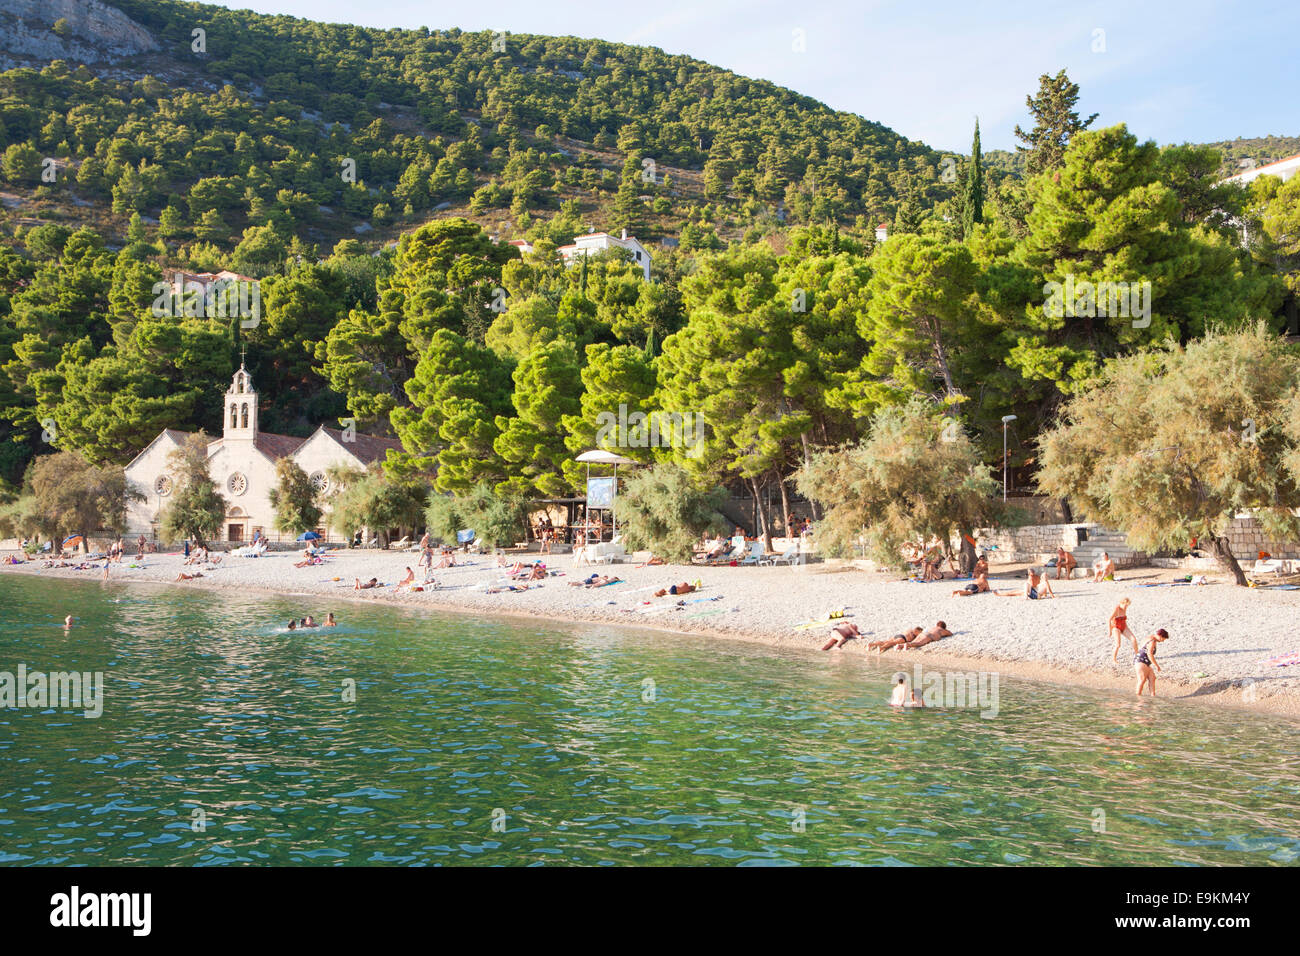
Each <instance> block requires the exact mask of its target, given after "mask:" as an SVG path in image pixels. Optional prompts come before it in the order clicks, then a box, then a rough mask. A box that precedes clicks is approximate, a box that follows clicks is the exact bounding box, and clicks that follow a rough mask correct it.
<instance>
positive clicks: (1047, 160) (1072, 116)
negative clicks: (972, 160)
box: [1016, 70, 1097, 176]
mask: <svg viewBox="0 0 1300 956" xmlns="http://www.w3.org/2000/svg"><path fill="white" fill-rule="evenodd" d="M1078 101H1079V84H1077V83H1071V82H1070V78H1069V77H1068V76H1066V75H1065V71H1064V70H1061V71H1060V72H1059V73H1057V74H1056V76H1048V75H1047V74H1046V73H1044V74H1043V75H1042V76H1040V77H1039V78H1038V95H1037V96H1026V97H1025V105H1026V106H1028V107H1029V112H1030V114H1032V115H1033V117H1034V128H1033V129H1032V130H1031V131H1030V132H1028V133H1026V132H1025V131H1024V130H1023V129H1021V128H1020V127H1019V126H1017V127H1016V137H1017V138H1019V139H1020V140H1022V141H1023V142H1024V143H1026V144H1027V145H1025V146H1017V147H1016V151H1017V152H1020V153H1028V154H1029V155H1028V157H1027V161H1026V167H1025V169H1026V172H1027V173H1028V174H1029V175H1030V176H1033V175H1035V174H1037V173H1041V172H1042V171H1043V170H1045V169H1056V168H1057V167H1059V166H1060V165H1061V164H1062V163H1063V162H1064V161H1065V149H1066V147H1067V146H1069V145H1070V140H1071V138H1072V137H1073V136H1074V135H1075V134H1076V133H1080V132H1082V131H1083V130H1085V129H1087V128H1088V127H1089V126H1091V125H1092V121H1093V120H1095V119H1096V118H1097V114H1096V113H1093V114H1092V115H1091V116H1089V117H1088V118H1087V119H1086V120H1080V119H1079V114H1078V113H1077V112H1075V109H1074V106H1075V104H1076V103H1077V102H1078Z"/></svg>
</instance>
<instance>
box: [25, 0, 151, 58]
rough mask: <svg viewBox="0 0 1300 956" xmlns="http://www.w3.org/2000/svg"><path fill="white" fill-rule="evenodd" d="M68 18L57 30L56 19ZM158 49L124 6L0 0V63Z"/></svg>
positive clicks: (84, 0) (88, 0)
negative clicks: (60, 29)
mask: <svg viewBox="0 0 1300 956" xmlns="http://www.w3.org/2000/svg"><path fill="white" fill-rule="evenodd" d="M59 20H65V21H67V29H66V30H65V31H63V35H62V36H59V35H58V34H56V33H55V32H54V30H53V27H54V24H55V22H57V21H59ZM157 49H158V43H157V41H156V40H155V39H154V38H153V37H152V36H151V35H150V34H149V32H148V31H147V30H146V29H145V28H144V27H142V26H140V24H138V23H136V22H135V21H134V20H132V19H131V18H130V17H128V16H127V15H126V14H125V13H122V11H120V10H117V9H116V8H114V7H110V6H108V5H107V4H103V3H100V2H99V0H0V68H9V67H11V66H13V65H15V64H16V62H18V60H20V59H21V60H44V61H49V60H68V61H69V62H72V63H98V62H102V61H105V60H110V59H114V58H116V57H122V56H132V55H134V54H137V53H148V52H152V51H154V50H157Z"/></svg>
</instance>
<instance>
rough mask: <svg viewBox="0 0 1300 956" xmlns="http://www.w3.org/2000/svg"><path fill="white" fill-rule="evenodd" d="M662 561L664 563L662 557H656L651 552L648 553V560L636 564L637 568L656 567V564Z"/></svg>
mask: <svg viewBox="0 0 1300 956" xmlns="http://www.w3.org/2000/svg"><path fill="white" fill-rule="evenodd" d="M663 563H664V559H663V558H659V557H656V556H655V555H653V554H652V555H650V559H649V560H648V561H645V562H643V563H641V564H638V565H637V567H638V568H649V567H657V566H658V565H661V564H663Z"/></svg>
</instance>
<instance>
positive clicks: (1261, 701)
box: [3, 550, 1300, 719]
mask: <svg viewBox="0 0 1300 956" xmlns="http://www.w3.org/2000/svg"><path fill="white" fill-rule="evenodd" d="M522 557H523V559H524V560H527V561H533V560H541V561H543V562H545V563H546V565H547V569H548V572H550V573H549V575H548V577H547V578H546V579H545V580H544V581H532V582H528V589H527V590H519V591H509V590H496V589H498V588H501V587H502V586H503V584H504V583H505V570H504V569H502V568H500V567H498V566H497V562H496V558H495V557H493V556H490V555H486V556H469V557H458V561H460V562H462V563H459V564H458V565H457V566H456V567H451V568H443V569H436V570H435V571H434V578H435V580H436V582H437V587H432V586H429V587H426V588H424V589H423V590H415V589H413V588H411V587H401V588H399V587H396V586H395V584H396V582H398V581H400V580H401V579H402V578H403V576H404V575H405V573H406V568H407V567H408V566H409V567H415V562H416V560H417V555H416V554H414V553H410V552H397V551H377V550H356V551H349V550H336V551H333V552H330V553H329V556H328V557H326V558H325V559H324V563H323V564H319V565H312V566H309V567H304V568H297V567H294V563H295V562H296V561H299V560H301V556H300V555H299V554H298V553H297V552H271V553H269V554H266V555H263V556H261V557H258V558H240V557H234V556H231V555H228V554H227V555H223V556H222V560H221V561H220V562H219V563H217V564H209V565H206V566H203V567H201V568H200V569H199V570H201V572H202V575H203V576H202V577H201V578H197V579H194V580H189V581H177V580H176V577H177V574H178V573H179V572H180V571H182V570H184V571H186V572H187V573H192V572H193V571H194V570H196V568H195V567H193V566H190V567H186V566H185V565H184V558H183V557H182V556H181V555H180V554H162V553H160V554H151V555H148V556H147V557H146V558H145V559H144V560H143V562H140V563H139V564H137V563H136V562H135V561H134V560H133V559H132V558H130V557H127V558H125V559H124V560H123V561H122V562H121V563H120V564H113V565H112V566H111V568H110V571H109V579H110V581H111V582H112V583H117V584H121V583H154V584H169V585H170V586H173V587H178V588H203V589H237V590H240V591H248V590H259V591H266V592H273V593H277V594H288V595H298V596H301V598H302V612H301V613H302V615H304V616H305V615H307V614H312V615H314V616H315V617H316V618H317V619H318V620H319V619H323V618H324V615H325V613H326V612H328V611H333V612H334V613H335V614H336V615H338V616H339V617H340V618H342V617H344V616H346V614H347V603H348V602H351V601H369V602H387V603H390V604H401V605H407V606H412V607H415V608H427V609H430V610H438V611H451V612H458V613H467V614H474V615H479V616H523V617H532V618H536V619H543V620H546V621H548V622H551V623H556V622H600V623H605V624H609V625H614V626H623V627H636V628H642V629H644V628H658V629H663V630H669V631H673V632H678V633H689V634H697V635H700V636H701V638H705V639H710V638H711V639H721V638H726V639H732V640H745V641H751V642H756V643H760V644H766V645H771V646H777V647H781V648H782V649H787V650H794V651H797V652H803V653H808V654H814V655H816V654H824V655H826V656H827V657H830V658H836V659H845V660H848V659H857V660H863V659H875V660H877V661H878V662H879V666H880V667H882V668H893V669H905V670H907V671H909V672H910V671H911V670H912V669H913V667H914V665H915V663H916V662H917V661H918V660H919V661H923V662H925V664H926V666H930V667H948V668H962V669H976V670H996V671H998V672H1000V673H1006V674H1009V675H1014V676H1018V677H1023V678H1029V679H1035V680H1046V681H1056V682H1063V683H1069V684H1079V685H1087V686H1092V687H1099V688H1104V689H1107V690H1112V691H1114V692H1115V693H1118V694H1127V695H1131V694H1132V693H1133V690H1134V683H1135V682H1134V676H1133V666H1132V658H1133V655H1132V651H1131V649H1130V648H1128V647H1127V646H1126V647H1124V648H1121V651H1120V654H1119V662H1118V663H1114V662H1113V661H1112V659H1111V655H1112V650H1113V643H1112V641H1111V640H1110V639H1109V638H1108V637H1107V625H1106V622H1107V619H1108V618H1109V615H1110V612H1111V610H1112V609H1113V608H1114V606H1115V604H1116V603H1117V602H1118V601H1119V600H1121V599H1122V598H1124V597H1128V598H1130V599H1131V600H1132V605H1131V606H1130V608H1129V623H1130V627H1131V629H1132V631H1133V633H1134V634H1135V635H1136V636H1137V637H1138V638H1139V639H1140V640H1141V639H1144V638H1145V637H1146V636H1147V635H1148V634H1150V633H1151V632H1153V631H1154V630H1155V629H1156V628H1159V627H1163V628H1165V629H1166V630H1168V631H1169V633H1170V640H1169V641H1167V642H1165V643H1164V644H1162V645H1161V646H1160V650H1159V661H1160V664H1161V666H1162V668H1163V670H1162V671H1161V672H1160V674H1159V677H1158V685H1157V693H1158V694H1159V695H1160V697H1161V698H1163V699H1164V700H1166V701H1168V700H1175V701H1176V700H1180V699H1189V698H1191V699H1196V700H1198V701H1205V702H1210V703H1216V704H1222V705H1226V706H1229V707H1234V708H1242V709H1247V710H1249V709H1258V710H1266V711H1269V712H1272V713H1280V714H1285V715H1288V716H1292V717H1296V718H1297V719H1300V658H1297V661H1298V662H1297V663H1295V664H1292V665H1289V666H1278V665H1277V664H1276V663H1275V662H1274V661H1275V659H1278V658H1285V657H1286V656H1288V655H1295V654H1296V652H1300V634H1298V633H1297V632H1296V630H1295V628H1294V625H1295V622H1296V621H1297V619H1298V618H1300V591H1284V590H1272V589H1266V588H1250V589H1247V588H1240V587H1236V586H1234V585H1232V584H1231V583H1229V582H1228V581H1227V580H1226V579H1224V578H1221V577H1219V578H1216V577H1215V576H1213V575H1212V576H1210V583H1208V584H1206V585H1203V586H1201V585H1186V586H1179V585H1175V584H1174V583H1173V579H1174V577H1175V576H1176V572H1172V571H1162V570H1160V569H1156V568H1134V569H1128V570H1125V571H1122V572H1121V573H1120V576H1119V580H1117V581H1115V582H1108V583H1104V584H1093V583H1091V582H1089V581H1087V580H1083V579H1080V578H1075V579H1073V580H1065V581H1053V582H1052V583H1053V588H1054V590H1055V591H1056V594H1057V597H1056V598H1054V599H1045V600H1040V601H1027V600H1024V599H1022V598H1020V597H1002V596H997V595H994V594H979V595H975V596H973V597H954V596H952V591H953V590H955V589H956V588H958V587H959V586H960V585H961V584H963V583H964V582H954V581H952V580H946V581H937V582H931V583H919V582H915V581H909V580H905V579H903V578H902V576H901V574H899V573H898V572H882V571H874V570H865V569H862V568H860V567H856V566H852V565H841V564H837V563H835V562H828V563H820V562H819V563H810V564H805V565H796V566H795V567H784V566H781V567H729V566H720V567H701V566H694V565H692V566H684V565H667V566H662V565H661V566H646V567H638V566H636V564H635V558H633V559H632V560H630V561H628V562H626V563H616V564H611V565H601V566H599V567H597V568H592V567H589V566H585V567H574V564H573V557H572V556H571V555H568V554H558V555H540V556H539V555H536V554H531V555H524V556H522ZM511 560H514V557H513V556H512V558H511ZM100 564H101V565H102V562H100ZM417 571H419V569H417ZM593 572H595V573H599V574H608V575H610V576H615V577H618V578H621V579H622V580H621V582H620V583H617V584H612V585H609V586H605V587H599V588H586V587H573V586H571V584H572V583H573V582H580V581H582V580H583V579H584V578H586V577H587V576H589V575H590V574H592V573H593ZM3 573H5V574H14V575H37V576H40V577H44V578H50V577H55V578H65V577H66V578H72V579H81V580H86V581H91V582H100V581H102V571H101V570H100V567H99V566H97V567H96V568H95V569H93V570H83V571H77V570H73V569H72V568H48V569H46V568H42V567H41V565H40V563H38V562H32V563H28V564H22V565H11V564H5V565H3ZM372 577H374V578H378V579H379V581H380V582H382V583H383V584H384V586H383V587H378V588H375V589H372V590H366V591H357V590H354V589H353V584H354V582H355V580H356V579H357V578H360V579H361V580H362V581H367V580H369V579H370V578H372ZM423 577H424V574H423V572H419V573H418V574H417V581H419V580H422V579H423ZM683 581H690V582H692V583H693V582H696V581H698V582H700V584H701V587H700V589H699V590H698V591H696V592H694V593H691V594H687V595H685V596H683V597H676V596H671V595H666V596H664V597H656V596H655V594H654V592H655V591H657V590H659V589H661V588H667V587H668V586H670V585H672V584H676V583H680V582H683ZM989 581H990V584H991V585H992V587H993V588H994V589H997V590H1001V591H1002V592H1003V593H1005V594H1010V593H1017V594H1018V593H1019V591H1020V589H1021V588H1022V587H1023V582H1024V569H1023V567H1018V566H999V567H997V568H995V569H994V571H993V572H992V573H991V574H990V576H989ZM516 586H519V583H516ZM494 591H495V593H493V592H494ZM679 602H680V603H679ZM69 611H70V613H73V614H74V615H75V608H71V607H70V608H69ZM838 612H842V613H843V616H844V619H846V620H849V621H852V622H853V623H854V624H856V625H857V626H858V628H859V629H860V630H861V631H862V633H863V635H864V638H863V639H859V640H855V641H851V642H849V643H848V644H847V645H846V646H845V647H844V648H842V649H835V650H831V651H822V650H821V649H820V648H821V646H822V645H823V644H824V643H825V642H826V640H827V637H828V633H829V629H830V624H831V623H832V622H829V621H826V620H825V619H826V618H828V617H829V616H830V615H831V614H834V613H838ZM939 620H942V621H944V622H945V623H946V625H947V627H948V629H949V630H951V631H953V635H952V636H951V637H949V638H946V639H944V640H943V641H940V642H937V643H935V644H931V645H929V646H927V647H924V648H919V649H915V650H890V651H886V652H884V653H882V654H876V653H874V652H871V651H868V650H867V647H866V644H867V642H868V641H870V640H874V639H878V638H887V637H890V636H891V635H893V634H895V633H897V632H899V631H902V630H905V629H907V628H909V627H912V626H921V627H926V628H928V627H930V626H932V625H933V624H934V623H935V622H936V621H939ZM815 622H816V623H815ZM1126 643H1127V642H1126Z"/></svg>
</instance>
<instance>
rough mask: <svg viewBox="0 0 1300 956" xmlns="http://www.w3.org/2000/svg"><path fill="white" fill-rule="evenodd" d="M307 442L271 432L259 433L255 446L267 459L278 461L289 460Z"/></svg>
mask: <svg viewBox="0 0 1300 956" xmlns="http://www.w3.org/2000/svg"><path fill="white" fill-rule="evenodd" d="M306 440H307V439H305V438H294V437H293V436H292V435H273V434H271V433H270V432H258V433H257V438H256V439H254V441H253V444H254V445H255V446H257V450H258V451H260V452H261V453H262V454H264V455H266V457H268V458H270V459H271V460H272V461H276V460H277V459H280V458H288V457H289V456H290V455H292V454H293V453H294V452H295V451H297V450H298V446H299V445H301V444H302V443H303V442H305V441H306Z"/></svg>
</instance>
